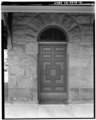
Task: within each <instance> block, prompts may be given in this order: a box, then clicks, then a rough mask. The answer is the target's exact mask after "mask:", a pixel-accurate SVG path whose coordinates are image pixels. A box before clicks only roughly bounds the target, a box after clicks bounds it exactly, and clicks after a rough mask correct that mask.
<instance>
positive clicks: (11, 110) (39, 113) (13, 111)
mask: <svg viewBox="0 0 96 120" xmlns="http://www.w3.org/2000/svg"><path fill="white" fill-rule="evenodd" d="M81 117H82V118H85V117H93V104H68V105H60V104H59V105H49V104H48V105H36V104H9V103H6V104H5V118H81Z"/></svg>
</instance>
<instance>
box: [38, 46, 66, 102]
mask: <svg viewBox="0 0 96 120" xmlns="http://www.w3.org/2000/svg"><path fill="white" fill-rule="evenodd" d="M66 64H67V62H66V45H56V44H54V45H53V44H40V45H39V72H38V73H39V76H40V77H39V78H38V80H39V101H40V102H44V103H47V102H49V101H52V102H53V101H54V102H55V101H58V103H59V101H60V103H61V101H62V102H63V103H64V100H66V99H67V77H66V76H67V74H66ZM60 97H61V98H60ZM50 103H51V102H50Z"/></svg>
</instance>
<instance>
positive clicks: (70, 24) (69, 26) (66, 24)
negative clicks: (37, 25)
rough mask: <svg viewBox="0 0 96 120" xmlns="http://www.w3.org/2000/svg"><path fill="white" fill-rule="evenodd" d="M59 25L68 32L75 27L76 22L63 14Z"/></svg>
mask: <svg viewBox="0 0 96 120" xmlns="http://www.w3.org/2000/svg"><path fill="white" fill-rule="evenodd" d="M61 24H62V26H64V27H65V28H66V29H68V30H70V29H72V28H74V27H75V26H77V23H76V21H75V20H74V19H73V18H72V17H71V16H70V15H66V14H64V16H63V18H62V23H61Z"/></svg>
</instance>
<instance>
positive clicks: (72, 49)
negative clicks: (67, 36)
mask: <svg viewBox="0 0 96 120" xmlns="http://www.w3.org/2000/svg"><path fill="white" fill-rule="evenodd" d="M79 51H80V46H79V44H76V43H74V44H73V43H72V44H71V43H69V44H68V54H69V56H76V57H77V56H78V54H79Z"/></svg>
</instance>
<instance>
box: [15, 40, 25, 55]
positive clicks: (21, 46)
mask: <svg viewBox="0 0 96 120" xmlns="http://www.w3.org/2000/svg"><path fill="white" fill-rule="evenodd" d="M18 43H19V42H18ZM13 51H14V52H16V53H24V52H25V44H24V43H23V44H14V45H13Z"/></svg>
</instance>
